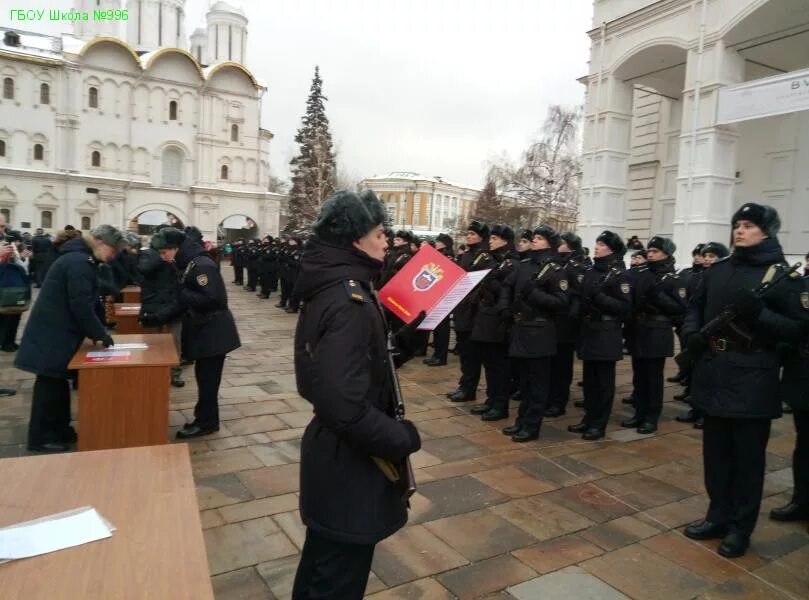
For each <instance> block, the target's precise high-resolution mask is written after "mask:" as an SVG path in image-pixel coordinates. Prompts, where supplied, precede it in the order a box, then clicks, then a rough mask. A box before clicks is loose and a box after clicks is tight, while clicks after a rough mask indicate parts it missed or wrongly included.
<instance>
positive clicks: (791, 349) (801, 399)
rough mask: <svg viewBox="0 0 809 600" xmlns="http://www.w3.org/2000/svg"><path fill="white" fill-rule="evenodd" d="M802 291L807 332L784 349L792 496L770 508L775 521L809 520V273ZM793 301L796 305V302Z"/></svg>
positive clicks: (800, 298) (783, 392) (783, 391)
mask: <svg viewBox="0 0 809 600" xmlns="http://www.w3.org/2000/svg"><path fill="white" fill-rule="evenodd" d="M801 281H802V283H803V287H802V289H796V293H797V294H798V306H799V307H800V311H799V315H800V316H799V318H800V321H801V323H802V325H803V335H802V336H801V337H800V338H799V339H798V341H797V342H796V343H795V344H794V345H791V346H787V347H786V348H784V350H785V351H784V352H782V355H783V356H785V357H786V360H785V363H784V371H783V375H782V377H781V390H780V391H781V399H782V401H783V402H785V403H786V404H787V405H789V406H790V407H791V408H792V419H793V421H794V423H795V434H796V435H795V450H794V451H793V453H792V480H793V483H794V487H793V489H792V498H791V499H790V501H789V502H787V503H786V504H785V505H784V506H779V507H778V508H774V509H772V510H771V511H770V518H771V519H773V520H775V521H809V273H806V274H805V275H804V276H803V278H802V280H801ZM791 304H794V302H792V303H791Z"/></svg>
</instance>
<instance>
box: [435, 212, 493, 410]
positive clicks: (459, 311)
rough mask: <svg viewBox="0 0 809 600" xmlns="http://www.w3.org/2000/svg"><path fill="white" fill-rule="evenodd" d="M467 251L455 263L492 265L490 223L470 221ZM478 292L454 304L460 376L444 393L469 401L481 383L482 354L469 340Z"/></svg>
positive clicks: (466, 266) (481, 267) (470, 266)
mask: <svg viewBox="0 0 809 600" xmlns="http://www.w3.org/2000/svg"><path fill="white" fill-rule="evenodd" d="M466 245H467V246H466V251H465V252H464V253H463V254H462V255H461V258H460V260H459V261H458V265H460V266H461V267H462V268H463V269H464V270H466V271H482V270H484V269H491V268H493V267H494V266H495V262H494V258H492V255H491V254H489V226H488V225H487V224H486V223H481V222H480V221H472V222H471V223H470V224H469V227H467V231H466ZM477 303H478V294H477V290H473V291H472V292H470V293H469V295H468V296H466V298H464V299H463V300H461V302H460V304H458V306H456V307H455V311H454V313H453V319H454V321H455V338H456V341H457V345H456V348H457V350H458V355H459V356H460V359H461V378H460V379H459V380H458V388H457V389H456V390H454V391H452V392H449V393H448V394H447V398H449V399H450V400H451V401H452V402H468V401H470V400H474V399H475V398H476V394H477V389H478V383H480V369H481V366H482V362H481V357H480V355H479V354H478V353H477V352H476V346H475V345H474V344H471V343H470V342H471V337H472V328H473V327H474V325H475V312H476V311H477Z"/></svg>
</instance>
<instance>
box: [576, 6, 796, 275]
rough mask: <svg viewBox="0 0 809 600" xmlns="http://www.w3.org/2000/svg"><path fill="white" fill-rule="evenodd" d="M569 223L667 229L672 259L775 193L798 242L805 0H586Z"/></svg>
mask: <svg viewBox="0 0 809 600" xmlns="http://www.w3.org/2000/svg"><path fill="white" fill-rule="evenodd" d="M589 35H590V38H591V40H592V50H591V59H590V73H589V74H588V75H587V76H586V77H584V78H582V79H581V81H582V83H584V84H586V86H587V95H586V102H585V113H586V115H585V127H584V168H583V174H582V181H581V196H580V199H581V209H580V219H579V225H578V229H579V232H580V233H581V235H582V237H583V239H584V240H585V244H586V245H590V244H592V243H593V241H594V239H595V237H596V236H597V235H598V233H599V232H601V231H602V230H604V229H612V230H614V231H616V232H620V233H621V234H622V235H623V236H624V237H629V236H632V235H637V236H639V237H640V238H641V239H642V240H644V241H645V240H648V239H649V238H650V237H651V236H653V235H667V236H673V237H674V240H675V242H676V243H677V246H678V248H679V251H678V262H680V263H688V262H690V256H689V254H690V251H691V249H692V248H693V247H694V246H695V245H696V244H697V243H699V242H704V241H709V240H713V241H720V242H723V243H727V242H728V240H729V237H730V225H729V220H730V217H731V215H732V214H733V212H734V211H735V209H736V208H738V206H740V205H741V204H743V203H744V202H748V201H754V202H761V203H765V204H770V205H772V206H774V207H776V208H777V209H778V211H779V213H780V215H781V221H782V223H783V225H782V229H781V234H780V235H779V239H780V240H781V243H782V244H783V246H784V248H785V251H786V253H787V254H789V255H792V256H801V257H802V256H803V255H804V254H805V253H806V252H807V251H809V83H807V82H809V11H808V10H807V2H806V0H657V1H654V0H595V2H594V17H593V29H592V30H591V31H590V32H589Z"/></svg>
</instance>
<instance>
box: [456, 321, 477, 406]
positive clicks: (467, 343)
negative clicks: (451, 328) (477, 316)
mask: <svg viewBox="0 0 809 600" xmlns="http://www.w3.org/2000/svg"><path fill="white" fill-rule="evenodd" d="M455 337H456V338H457V340H458V356H459V357H460V359H461V378H460V379H459V380H458V389H460V390H461V391H462V392H464V393H465V394H467V395H471V394H474V393H475V392H476V391H477V389H478V384H480V369H481V366H482V361H481V358H480V352H479V351H478V346H477V345H476V344H475V343H474V342H472V339H471V338H472V332H471V331H456V332H455Z"/></svg>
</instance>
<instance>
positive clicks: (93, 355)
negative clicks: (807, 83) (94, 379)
mask: <svg viewBox="0 0 809 600" xmlns="http://www.w3.org/2000/svg"><path fill="white" fill-rule="evenodd" d="M131 354H132V353H131V352H129V351H128V350H98V351H97V352H88V353H87V358H108V357H113V356H130V355H131Z"/></svg>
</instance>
